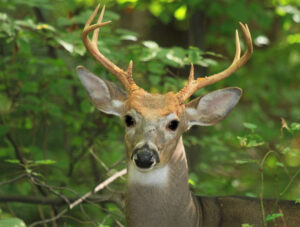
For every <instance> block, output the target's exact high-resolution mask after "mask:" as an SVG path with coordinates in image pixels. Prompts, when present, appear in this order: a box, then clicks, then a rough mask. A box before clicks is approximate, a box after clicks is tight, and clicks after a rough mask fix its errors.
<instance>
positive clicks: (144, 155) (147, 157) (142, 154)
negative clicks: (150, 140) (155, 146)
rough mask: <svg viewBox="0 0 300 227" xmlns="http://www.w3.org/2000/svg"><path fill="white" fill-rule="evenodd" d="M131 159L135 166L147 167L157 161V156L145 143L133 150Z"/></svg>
mask: <svg viewBox="0 0 300 227" xmlns="http://www.w3.org/2000/svg"><path fill="white" fill-rule="evenodd" d="M132 160H133V161H134V162H135V164H136V166H137V167H139V168H141V169H149V168H151V167H153V166H154V165H155V164H156V163H158V162H159V157H158V154H157V152H156V151H154V150H152V149H150V148H149V147H148V146H147V145H146V146H143V147H142V148H139V149H136V150H134V151H133V154H132Z"/></svg>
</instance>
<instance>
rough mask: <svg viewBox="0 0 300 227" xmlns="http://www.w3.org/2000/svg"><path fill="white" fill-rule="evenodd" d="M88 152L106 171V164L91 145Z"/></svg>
mask: <svg viewBox="0 0 300 227" xmlns="http://www.w3.org/2000/svg"><path fill="white" fill-rule="evenodd" d="M89 152H90V153H91V155H92V156H93V157H94V158H95V159H96V160H97V161H98V162H99V163H100V164H101V165H102V166H103V168H104V169H105V170H106V171H108V170H109V168H108V167H107V165H106V164H105V163H104V162H103V161H102V160H101V159H100V158H99V157H98V156H97V155H96V154H95V153H94V149H93V147H90V149H89Z"/></svg>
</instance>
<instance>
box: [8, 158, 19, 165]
mask: <svg viewBox="0 0 300 227" xmlns="http://www.w3.org/2000/svg"><path fill="white" fill-rule="evenodd" d="M5 162H8V163H11V164H20V161H19V160H18V159H6V160H5Z"/></svg>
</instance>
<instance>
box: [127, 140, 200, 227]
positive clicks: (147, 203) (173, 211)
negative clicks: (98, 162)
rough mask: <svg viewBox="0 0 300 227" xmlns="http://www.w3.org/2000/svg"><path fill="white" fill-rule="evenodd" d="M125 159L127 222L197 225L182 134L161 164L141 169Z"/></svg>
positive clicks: (140, 224) (136, 223)
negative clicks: (152, 168)
mask: <svg viewBox="0 0 300 227" xmlns="http://www.w3.org/2000/svg"><path fill="white" fill-rule="evenodd" d="M127 163H128V164H127V168H128V179H127V191H126V222H127V226H130V227H136V226H144V227H147V226H165V227H168V226H186V227H188V226H193V227H194V226H198V216H197V214H198V212H197V206H196V203H195V202H194V199H193V196H192V193H191V191H190V189H189V185H188V166H187V160H186V156H185V151H184V146H183V142H182V138H180V139H179V142H178V144H177V146H176V148H175V150H174V152H173V154H172V157H171V160H170V162H169V164H168V165H166V166H164V167H161V168H157V169H154V170H152V171H150V172H146V173H141V172H139V171H138V170H137V169H136V168H135V167H134V166H133V165H132V164H131V162H127Z"/></svg>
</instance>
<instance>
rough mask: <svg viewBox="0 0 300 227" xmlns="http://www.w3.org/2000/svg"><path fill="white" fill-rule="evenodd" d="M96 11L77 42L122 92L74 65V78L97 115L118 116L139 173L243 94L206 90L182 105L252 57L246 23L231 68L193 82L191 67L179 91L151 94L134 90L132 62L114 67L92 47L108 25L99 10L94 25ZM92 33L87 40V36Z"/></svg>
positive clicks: (160, 164) (129, 155)
mask: <svg viewBox="0 0 300 227" xmlns="http://www.w3.org/2000/svg"><path fill="white" fill-rule="evenodd" d="M98 9H99V5H98V7H97V8H96V9H95V11H94V12H93V14H92V16H91V17H90V18H89V20H88V22H87V23H86V25H85V28H84V30H83V32H82V39H83V42H84V44H85V46H86V48H87V50H88V51H89V52H90V53H91V54H92V55H93V57H94V58H95V59H96V60H97V61H98V62H99V63H100V64H101V65H102V66H104V67H105V68H106V69H107V70H109V71H110V72H111V73H112V74H113V75H115V76H116V77H117V78H118V80H119V81H120V82H121V83H122V84H123V86H124V88H125V90H123V89H121V88H119V87H118V86H117V85H115V84H114V83H112V82H109V81H106V80H104V79H101V78H99V77H97V76H96V75H94V74H93V73H91V72H89V71H88V70H87V69H85V68H84V67H82V66H78V67H77V72H78V75H79V78H80V80H81V82H82V84H83V85H84V87H85V89H86V90H87V93H88V95H89V97H90V99H91V101H92V102H93V103H94V105H95V106H96V107H97V108H98V109H99V110H100V111H102V112H104V113H107V114H113V115H117V116H119V117H120V118H121V119H122V120H123V122H124V124H125V127H126V132H125V144H126V149H127V160H128V162H131V163H132V164H133V165H134V166H135V167H136V168H137V169H138V170H139V171H141V172H147V171H151V170H153V169H155V168H160V167H163V166H165V165H167V163H168V162H169V160H170V158H171V156H172V152H173V151H174V149H175V147H176V145H177V143H178V141H179V139H180V137H181V135H182V133H183V132H184V131H186V130H188V129H189V128H190V127H191V126H193V125H204V126H207V125H214V124H216V123H218V122H219V121H221V120H222V119H224V118H225V117H226V116H227V115H228V114H229V113H230V112H231V110H232V109H233V107H234V106H235V105H236V104H237V103H238V101H239V99H240V97H241V94H242V90H241V89H239V88H236V87H231V88H225V89H221V90H217V91H214V92H211V93H209V94H207V95H205V96H203V97H200V98H196V99H194V100H192V101H190V102H188V103H185V100H187V99H188V98H189V97H190V96H191V95H192V94H193V93H194V92H195V91H197V90H198V89H200V88H202V87H205V86H207V85H210V84H213V83H216V82H217V81H219V80H222V79H224V78H226V77H228V76H230V75H231V74H232V73H234V72H235V71H236V70H238V69H239V68H240V67H241V66H242V65H243V64H245V63H246V62H247V60H248V59H249V58H250V56H251V54H252V50H253V48H252V41H251V35H250V31H249V29H248V26H247V25H243V24H241V23H240V26H241V28H242V31H243V34H244V37H245V39H246V43H247V51H246V52H245V53H244V54H243V56H241V50H240V43H239V36H238V31H236V53H235V57H234V60H233V62H232V64H231V65H230V66H229V67H228V68H227V69H226V70H224V71H222V72H220V73H217V74H215V75H211V76H208V77H204V78H197V79H194V68H193V65H191V69H190V75H189V79H188V83H187V84H186V86H185V87H184V88H183V89H181V90H180V91H179V92H177V93H174V92H168V93H166V94H150V93H148V92H147V91H145V90H143V89H142V88H140V87H138V86H137V85H136V84H135V82H134V80H133V78H132V65H133V63H132V61H130V63H129V66H128V68H127V70H126V71H123V70H122V69H120V68H119V67H118V66H116V65H114V64H113V63H112V62H111V61H110V60H109V59H107V58H106V57H105V56H103V55H102V54H101V52H100V51H99V49H98V46H97V40H98V35H99V28H100V27H102V26H105V25H107V24H109V23H110V22H102V18H103V14H104V9H105V8H103V9H102V11H101V13H100V16H99V19H98V22H97V24H94V25H90V24H91V22H92V21H93V20H94V18H95V16H96V14H97V12H98ZM92 31H93V36H92V40H90V39H89V37H88V35H89V33H90V32H92Z"/></svg>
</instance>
